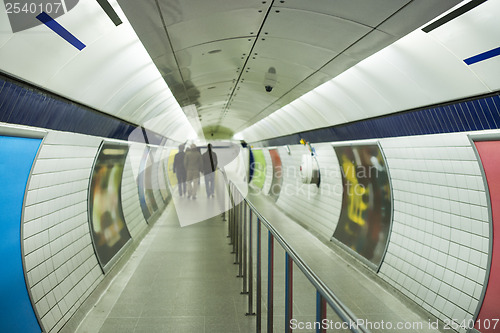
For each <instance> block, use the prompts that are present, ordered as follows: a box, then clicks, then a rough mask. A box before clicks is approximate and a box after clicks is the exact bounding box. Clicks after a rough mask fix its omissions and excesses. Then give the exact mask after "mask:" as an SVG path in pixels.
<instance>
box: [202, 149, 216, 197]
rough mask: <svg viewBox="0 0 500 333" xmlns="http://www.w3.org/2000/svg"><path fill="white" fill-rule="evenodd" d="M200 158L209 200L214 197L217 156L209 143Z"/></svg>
mask: <svg viewBox="0 0 500 333" xmlns="http://www.w3.org/2000/svg"><path fill="white" fill-rule="evenodd" d="M202 158H203V174H204V175H205V188H206V191H207V198H210V196H212V197H213V196H214V181H215V170H216V169H217V154H216V153H215V152H214V151H213V149H212V144H211V143H209V144H208V147H207V151H206V152H205V153H204V154H203V156H202Z"/></svg>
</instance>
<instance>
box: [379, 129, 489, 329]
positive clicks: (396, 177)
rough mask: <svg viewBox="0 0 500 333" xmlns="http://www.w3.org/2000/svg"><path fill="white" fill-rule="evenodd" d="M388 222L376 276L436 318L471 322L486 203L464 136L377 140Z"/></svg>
mask: <svg viewBox="0 0 500 333" xmlns="http://www.w3.org/2000/svg"><path fill="white" fill-rule="evenodd" d="M381 144H382V148H383V150H384V153H385V155H386V158H387V164H388V167H389V170H390V173H391V178H392V188H393V193H394V219H393V225H392V234H391V238H390V243H389V247H388V252H387V255H386V257H385V260H384V263H383V265H382V267H381V270H380V276H381V277H383V278H384V279H386V280H387V281H389V282H390V283H391V284H393V285H394V286H395V287H397V288H398V289H399V290H401V291H402V292H403V293H404V294H405V295H407V296H408V297H410V298H411V299H413V300H414V301H415V302H416V303H418V304H420V305H421V306H422V307H423V308H425V309H426V310H428V311H429V312H431V313H432V314H434V315H435V316H437V317H438V318H440V319H442V320H445V319H454V320H457V321H458V322H461V321H462V320H464V319H466V320H468V319H471V318H472V316H473V315H474V312H475V311H476V308H477V306H478V300H479V297H480V295H481V292H482V289H483V283H484V279H485V274H486V268H487V261H488V252H489V236H490V235H489V230H490V229H489V222H488V208H487V196H486V193H485V188H484V184H483V179H482V177H481V170H480V166H479V164H478V162H477V159H476V155H475V153H474V150H473V148H472V147H471V144H470V142H469V140H468V138H467V136H466V134H462V133H459V134H446V135H429V136H421V137H408V138H394V139H384V140H382V141H381Z"/></svg>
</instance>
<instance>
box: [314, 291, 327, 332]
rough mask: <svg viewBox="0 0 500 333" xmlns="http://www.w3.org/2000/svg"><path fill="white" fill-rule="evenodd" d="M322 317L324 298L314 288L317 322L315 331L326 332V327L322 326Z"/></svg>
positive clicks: (324, 317)
mask: <svg viewBox="0 0 500 333" xmlns="http://www.w3.org/2000/svg"><path fill="white" fill-rule="evenodd" d="M324 319H326V300H325V299H324V298H323V296H321V293H320V292H319V291H317V290H316V322H318V326H317V328H316V333H326V328H323V327H322V324H323V320H324Z"/></svg>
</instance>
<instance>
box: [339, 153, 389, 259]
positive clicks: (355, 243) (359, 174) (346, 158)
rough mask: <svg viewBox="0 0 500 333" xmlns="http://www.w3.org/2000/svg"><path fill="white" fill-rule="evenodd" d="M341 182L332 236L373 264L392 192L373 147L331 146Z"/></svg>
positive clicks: (382, 238) (386, 228)
mask: <svg viewBox="0 0 500 333" xmlns="http://www.w3.org/2000/svg"><path fill="white" fill-rule="evenodd" d="M334 148H335V153H336V154H337V157H338V160H339V164H340V170H341V173H342V180H343V196H342V210H341V213H340V218H339V222H338V224H337V228H336V229H335V232H334V234H333V237H334V238H335V239H337V240H338V241H340V242H342V243H343V244H345V245H346V246H347V247H349V248H350V249H352V250H353V251H355V252H356V253H358V254H359V255H361V256H363V257H364V258H366V259H367V260H368V261H370V262H371V263H373V264H374V265H376V266H377V267H378V266H379V265H380V262H381V260H382V257H383V254H384V251H385V248H386V245H387V241H388V234H389V230H390V223H391V213H392V207H391V190H390V184H389V177H388V174H387V169H386V164H385V161H384V159H383V156H382V152H381V151H380V148H379V147H378V145H376V144H372V145H354V146H343V147H334Z"/></svg>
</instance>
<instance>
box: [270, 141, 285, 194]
mask: <svg viewBox="0 0 500 333" xmlns="http://www.w3.org/2000/svg"><path fill="white" fill-rule="evenodd" d="M269 154H270V155H271V161H272V163H273V181H272V183H271V189H270V190H269V196H270V197H271V198H273V199H275V200H278V198H279V196H280V192H281V185H282V183H283V178H282V176H283V170H282V165H281V158H280V153H279V152H278V149H269Z"/></svg>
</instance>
